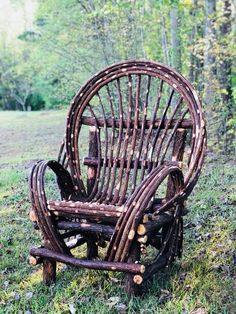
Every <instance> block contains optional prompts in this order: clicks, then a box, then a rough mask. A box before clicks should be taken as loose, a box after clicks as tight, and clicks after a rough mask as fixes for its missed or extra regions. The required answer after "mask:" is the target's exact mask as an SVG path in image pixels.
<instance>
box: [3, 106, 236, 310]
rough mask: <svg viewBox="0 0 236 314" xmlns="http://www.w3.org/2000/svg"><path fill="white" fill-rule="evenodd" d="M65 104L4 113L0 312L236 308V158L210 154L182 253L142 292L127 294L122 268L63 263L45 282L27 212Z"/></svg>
mask: <svg viewBox="0 0 236 314" xmlns="http://www.w3.org/2000/svg"><path fill="white" fill-rule="evenodd" d="M65 118H66V112H65V111H50V112H29V113H22V112H0V313H4V314H5V313H27V314H30V313H99V314H100V313H111V314H112V313H140V314H141V313H142V314H144V313H145V314H147V313H163V314H167V313H169V314H175V313H181V314H188V313H189V314H206V313H212V314H213V313H214V314H221V313H222V314H223V313H225V314H226V313H230V314H231V313H232V314H233V313H236V294H235V290H236V273H235V265H236V253H235V240H236V223H235V218H236V217H235V206H236V162H235V161H233V160H229V158H227V159H226V158H225V159H224V158H222V157H221V158H216V157H211V159H210V158H208V160H207V162H206V164H205V167H204V170H203V173H202V175H201V177H200V180H199V183H198V185H197V188H196V189H195V190H194V194H193V195H192V196H191V198H190V199H189V201H188V206H187V208H188V209H189V210H190V212H189V214H188V215H187V217H186V218H185V242H184V254H183V258H182V260H177V261H176V262H175V263H174V265H173V266H171V267H170V268H168V269H165V270H163V271H162V272H160V273H159V274H158V275H157V276H156V277H155V279H154V280H153V282H152V283H148V284H147V285H146V287H145V288H146V289H147V291H148V293H147V294H145V295H144V296H143V297H139V298H133V299H131V300H130V301H128V299H127V297H126V295H125V294H124V290H123V287H122V281H121V277H122V275H121V274H114V273H109V272H101V271H88V270H84V269H81V270H78V269H74V268H66V267H63V266H62V265H59V268H60V269H59V271H58V276H57V282H56V284H55V285H53V286H51V287H46V286H45V285H44V284H43V283H42V270H41V266H37V267H34V268H33V267H32V266H31V265H29V264H28V255H29V253H28V252H29V249H30V247H32V246H34V245H37V243H38V241H39V235H38V234H37V233H36V231H34V230H33V227H32V225H31V222H30V220H29V219H28V213H29V211H30V204H29V200H28V185H27V173H28V170H29V167H30V166H31V165H32V161H33V160H36V159H48V158H50V159H52V158H53V159H55V158H56V157H57V152H58V150H59V146H60V142H61V140H62V137H63V133H64V126H65ZM84 145H86V142H85V143H84Z"/></svg>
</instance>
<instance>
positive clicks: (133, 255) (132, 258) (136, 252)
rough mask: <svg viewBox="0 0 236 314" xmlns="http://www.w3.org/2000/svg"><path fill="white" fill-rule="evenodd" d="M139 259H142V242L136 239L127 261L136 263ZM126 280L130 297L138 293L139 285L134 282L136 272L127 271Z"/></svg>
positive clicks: (126, 289)
mask: <svg viewBox="0 0 236 314" xmlns="http://www.w3.org/2000/svg"><path fill="white" fill-rule="evenodd" d="M139 259H140V244H139V242H137V241H135V242H134V243H133V245H132V247H131V250H130V255H129V258H128V261H127V262H128V263H134V262H136V261H139ZM124 282H125V291H126V293H127V295H128V297H132V296H135V295H138V293H139V285H137V284H136V283H135V282H134V274H129V273H126V274H125V278H124Z"/></svg>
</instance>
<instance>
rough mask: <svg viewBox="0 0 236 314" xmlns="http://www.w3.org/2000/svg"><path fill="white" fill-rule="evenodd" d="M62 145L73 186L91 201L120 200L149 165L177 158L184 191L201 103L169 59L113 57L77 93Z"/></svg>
mask: <svg viewBox="0 0 236 314" xmlns="http://www.w3.org/2000/svg"><path fill="white" fill-rule="evenodd" d="M85 137H86V138H87V142H86V143H87V146H88V147H87V148H86V150H87V152H84V147H83V146H84V144H82V143H83V139H84V138H85ZM89 142H90V144H89ZM65 146H66V155H67V158H68V163H69V169H70V172H71V174H72V177H73V180H74V183H75V185H76V188H77V189H79V190H81V191H82V193H83V195H84V197H85V198H86V199H87V200H88V201H90V200H96V201H98V202H104V203H111V204H118V205H121V204H123V203H124V201H125V200H126V199H127V197H128V196H129V195H130V194H131V193H132V192H133V191H134V189H135V187H136V186H137V185H138V184H139V183H140V182H141V181H142V180H143V178H144V177H145V176H147V175H148V173H150V171H151V170H152V169H153V168H154V167H157V166H158V165H160V164H162V163H165V162H178V161H182V162H183V167H182V169H183V172H184V177H185V190H184V193H185V194H189V193H190V192H191V190H192V188H193V186H194V184H195V183H196V181H197V178H198V175H199V172H200V170H201V166H202V162H203V156H204V151H205V146H206V132H205V123H204V119H203V114H202V109H201V103H200V100H199V98H198V96H197V93H196V92H195V90H194V88H193V86H192V85H191V84H190V83H189V82H188V81H187V80H186V79H185V78H184V77H183V76H181V75H180V74H178V73H177V72H176V71H175V70H173V69H171V68H169V67H167V66H164V65H162V64H160V63H156V62H149V61H126V62H122V63H119V64H115V65H112V66H110V67H108V68H106V69H105V70H103V71H101V72H99V73H97V74H96V75H94V76H93V77H92V78H91V79H90V80H89V81H88V82H87V83H86V84H85V85H84V86H82V87H81V89H80V90H79V92H78V93H77V94H76V96H75V97H74V99H73V101H72V104H71V108H70V111H69V114H68V119H67V127H66V140H65ZM178 146H181V147H182V148H181V149H180V150H178ZM176 147H177V153H176V152H174V151H176ZM81 151H82V155H83V156H81ZM81 157H86V158H85V159H84V160H83V161H82V158H81ZM84 166H87V167H89V168H90V169H95V170H94V174H95V179H94V181H93V187H92V188H91V185H90V187H89V188H88V189H86V188H85V184H84V183H83V182H84V178H83V175H84V174H86V173H84V171H82V168H83V167H84Z"/></svg>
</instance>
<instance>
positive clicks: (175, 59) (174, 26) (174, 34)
mask: <svg viewBox="0 0 236 314" xmlns="http://www.w3.org/2000/svg"><path fill="white" fill-rule="evenodd" d="M178 18H179V17H178V9H177V7H175V6H174V7H172V8H171V9H170V27H171V47H172V54H171V65H172V67H174V68H175V69H176V70H178V71H181V49H180V40H179V34H178V30H179V22H178Z"/></svg>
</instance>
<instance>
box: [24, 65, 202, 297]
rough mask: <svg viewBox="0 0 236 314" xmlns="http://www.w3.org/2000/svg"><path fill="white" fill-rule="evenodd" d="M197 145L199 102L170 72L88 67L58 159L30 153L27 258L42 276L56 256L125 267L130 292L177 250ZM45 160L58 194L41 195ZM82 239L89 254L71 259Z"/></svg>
mask: <svg viewBox="0 0 236 314" xmlns="http://www.w3.org/2000/svg"><path fill="white" fill-rule="evenodd" d="M86 137H87V153H86V155H87V156H86V155H85V156H83V157H84V158H83V159H81V151H82V147H83V145H84V144H81V143H82V142H83V140H84V139H85V138H86ZM205 148H206V130H205V123H204V119H203V114H202V109H201V103H200V100H199V98H198V96H197V94H196V92H195V90H194V88H193V86H192V85H191V84H190V83H189V82H188V81H187V80H186V79H185V78H184V77H183V76H181V75H180V74H178V73H177V72H176V71H175V70H173V69H171V68H169V67H167V66H164V65H162V64H159V63H156V62H148V61H147V62H146V61H127V62H122V63H119V64H115V65H112V66H110V67H108V68H107V69H105V70H103V71H101V72H99V73H98V74H96V75H94V76H93V77H92V78H91V79H90V80H89V81H88V82H87V83H86V84H85V85H84V86H83V87H82V88H81V89H80V90H79V92H78V93H77V94H76V96H75V97H74V99H73V101H72V104H71V107H70V111H69V114H68V117H67V125H66V134H65V139H64V141H63V144H62V147H61V150H60V153H59V158H58V161H54V160H50V161H38V162H37V163H36V164H35V165H34V167H33V169H32V172H31V176H30V180H29V184H30V194H31V202H32V212H31V214H30V215H31V219H32V220H33V221H34V222H35V225H36V227H37V226H38V227H39V228H40V230H41V232H42V235H43V245H42V246H41V247H39V248H33V249H31V262H32V264H38V263H41V262H42V263H43V277H44V281H45V282H46V283H47V284H50V283H51V282H53V281H54V280H55V277H56V261H58V262H62V263H66V264H69V265H74V266H78V267H86V268H91V269H101V270H109V271H120V272H124V273H125V287H126V291H127V292H128V294H134V293H135V291H136V289H137V287H138V285H140V284H141V283H142V282H143V281H144V280H147V279H149V278H150V277H152V276H153V274H155V273H156V272H157V271H158V270H159V269H160V268H161V267H164V266H167V265H168V264H169V263H171V262H172V261H173V260H174V259H175V257H177V256H178V257H180V256H181V252H182V241H183V215H184V214H185V203H184V201H185V200H186V198H187V197H188V195H189V194H190V192H191V191H192V189H193V187H194V185H195V184H196V182H197V179H198V177H199V174H200V170H201V167H202V163H203V159H204V154H205ZM83 150H84V148H83ZM47 168H51V170H53V172H55V174H56V177H57V183H58V186H59V190H60V194H61V199H54V200H48V199H47V197H46V192H45V187H44V185H45V184H44V177H45V172H46V169H47ZM83 169H84V170H83ZM72 237H73V241H71V239H72ZM83 244H86V245H87V259H82V258H78V257H77V255H78V248H77V249H75V247H78V246H81V245H83ZM101 247H102V248H103V249H101ZM105 247H106V253H105V255H102V254H104V251H105V249H104V248H105ZM98 249H99V250H98ZM100 251H101V252H100ZM99 255H100V256H99ZM97 257H99V259H97Z"/></svg>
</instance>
